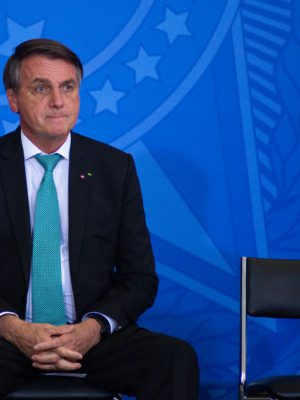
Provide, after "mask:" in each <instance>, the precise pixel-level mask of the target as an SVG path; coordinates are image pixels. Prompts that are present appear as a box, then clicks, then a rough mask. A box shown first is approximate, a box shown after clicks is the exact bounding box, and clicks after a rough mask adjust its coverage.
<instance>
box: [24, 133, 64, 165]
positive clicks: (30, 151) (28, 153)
mask: <svg viewBox="0 0 300 400" xmlns="http://www.w3.org/2000/svg"><path fill="white" fill-rule="evenodd" d="M21 142H22V146H23V152H24V158H25V161H26V160H28V159H29V158H32V157H34V156H36V155H37V154H45V153H43V152H42V151H41V150H40V149H39V148H38V147H37V146H36V145H35V144H33V143H32V142H31V140H29V139H28V137H27V136H25V134H24V133H23V132H22V131H21ZM70 147H71V134H70V133H69V134H68V136H67V140H66V141H65V143H64V144H63V145H62V146H61V147H60V148H59V149H58V150H56V152H55V153H56V154H60V155H61V156H62V157H63V158H65V159H66V160H69V158H70Z"/></svg>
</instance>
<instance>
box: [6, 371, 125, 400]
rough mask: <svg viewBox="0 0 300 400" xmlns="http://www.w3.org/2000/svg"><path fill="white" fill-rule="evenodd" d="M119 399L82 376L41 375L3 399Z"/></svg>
mask: <svg viewBox="0 0 300 400" xmlns="http://www.w3.org/2000/svg"><path fill="white" fill-rule="evenodd" d="M54 399H55V400H71V399H72V400H73V399H74V400H120V399H121V397H120V396H119V395H116V394H113V393H111V392H109V391H108V390H106V389H104V388H101V387H100V386H97V385H93V384H92V383H89V382H88V381H86V380H85V379H84V378H79V377H73V376H66V375H65V376H64V374H61V375H59V376H55V375H53V376H51V375H50V376H48V375H47V376H46V375H41V376H39V377H38V378H37V379H34V380H31V381H29V382H28V383H26V384H25V385H23V386H21V387H20V388H18V389H15V390H14V391H12V392H10V393H9V394H7V395H6V397H5V400H54Z"/></svg>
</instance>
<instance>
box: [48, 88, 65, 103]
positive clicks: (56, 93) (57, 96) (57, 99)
mask: <svg viewBox="0 0 300 400" xmlns="http://www.w3.org/2000/svg"><path fill="white" fill-rule="evenodd" d="M63 105H64V99H63V96H62V93H61V91H60V90H59V89H53V90H52V92H51V98H50V106H51V107H55V108H61V107H63Z"/></svg>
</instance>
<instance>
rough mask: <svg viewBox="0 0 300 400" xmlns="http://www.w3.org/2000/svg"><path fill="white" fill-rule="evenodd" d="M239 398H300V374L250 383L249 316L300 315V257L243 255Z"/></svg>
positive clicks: (296, 316) (295, 316) (260, 399)
mask: <svg viewBox="0 0 300 400" xmlns="http://www.w3.org/2000/svg"><path fill="white" fill-rule="evenodd" d="M241 280H242V287H241V349H240V351H241V358H240V361H241V364H240V393H239V398H240V400H247V399H251V400H262V399H265V400H269V399H272V400H274V399H300V376H299V375H285V376H270V377H266V378H262V379H259V378H258V380H256V381H255V382H251V383H248V382H247V378H246V367H247V316H252V317H270V318H300V260H272V259H263V258H251V257H248V258H247V257H243V258H242V279H241Z"/></svg>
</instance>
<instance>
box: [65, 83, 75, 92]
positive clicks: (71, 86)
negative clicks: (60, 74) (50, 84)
mask: <svg viewBox="0 0 300 400" xmlns="http://www.w3.org/2000/svg"><path fill="white" fill-rule="evenodd" d="M74 89H75V85H74V84H72V83H68V84H67V85H65V86H64V91H65V92H72V91H73V90H74Z"/></svg>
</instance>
